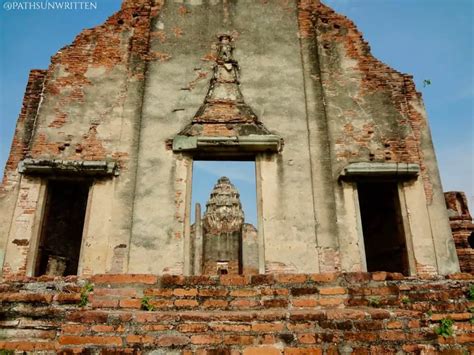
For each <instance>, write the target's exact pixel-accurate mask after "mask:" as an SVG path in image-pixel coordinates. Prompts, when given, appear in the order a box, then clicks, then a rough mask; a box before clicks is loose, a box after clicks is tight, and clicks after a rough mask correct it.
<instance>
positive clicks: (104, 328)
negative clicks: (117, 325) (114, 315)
mask: <svg viewBox="0 0 474 355" xmlns="http://www.w3.org/2000/svg"><path fill="white" fill-rule="evenodd" d="M91 330H92V331H94V332H98V333H110V332H113V331H114V327H113V326H111V325H105V324H97V325H93V326H92V327H91Z"/></svg>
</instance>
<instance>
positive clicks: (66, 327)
mask: <svg viewBox="0 0 474 355" xmlns="http://www.w3.org/2000/svg"><path fill="white" fill-rule="evenodd" d="M86 329H87V328H86V326H85V325H81V324H63V325H62V326H61V330H62V332H63V333H66V334H79V333H82V332H83V331H85V330H86Z"/></svg>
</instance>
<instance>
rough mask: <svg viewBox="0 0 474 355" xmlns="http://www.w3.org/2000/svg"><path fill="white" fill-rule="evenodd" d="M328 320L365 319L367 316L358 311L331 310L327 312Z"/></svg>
mask: <svg viewBox="0 0 474 355" xmlns="http://www.w3.org/2000/svg"><path fill="white" fill-rule="evenodd" d="M326 314H327V318H328V319H341V320H345V319H364V318H365V317H366V314H365V312H364V311H360V310H356V309H330V310H328V311H327V312H326Z"/></svg>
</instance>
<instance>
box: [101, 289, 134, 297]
mask: <svg viewBox="0 0 474 355" xmlns="http://www.w3.org/2000/svg"><path fill="white" fill-rule="evenodd" d="M95 296H102V297H103V296H106V297H107V296H109V297H132V298H137V296H138V293H137V290H135V289H133V288H101V287H95V288H94V297H95Z"/></svg>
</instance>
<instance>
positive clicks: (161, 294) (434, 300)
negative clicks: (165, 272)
mask: <svg viewBox="0 0 474 355" xmlns="http://www.w3.org/2000/svg"><path fill="white" fill-rule="evenodd" d="M366 275H367V276H368V277H367V278H360V277H358V275H357V274H326V275H325V278H324V280H317V279H314V278H313V277H311V275H297V276H295V275H286V277H285V275H280V276H279V279H281V282H279V281H276V282H275V281H274V280H273V279H268V280H266V281H262V282H260V283H259V284H258V285H255V286H249V284H250V283H251V280H250V279H249V280H248V283H247V285H243V286H240V285H237V284H229V283H228V282H227V281H228V277H224V276H222V277H221V278H219V277H212V278H210V280H212V283H211V284H209V283H208V284H197V285H196V283H195V277H185V278H183V277H175V278H172V277H169V276H168V277H161V278H157V277H156V276H154V275H97V276H95V277H94V278H93V279H91V280H89V281H88V282H93V283H94V290H93V291H92V292H91V293H90V294H85V293H84V288H83V285H84V284H85V282H86V280H80V281H77V280H72V281H71V280H70V279H67V278H60V277H56V278H50V280H45V281H40V279H39V278H24V279H23V280H21V281H20V280H17V281H13V280H12V281H8V282H3V283H2V284H0V289H1V290H2V294H1V297H0V302H1V303H0V305H1V311H2V314H3V318H2V320H0V327H1V331H2V334H5V335H7V337H6V338H5V339H3V340H2V341H0V349H4V350H16V351H42V350H55V351H64V352H66V351H68V352H81V351H82V352H86V351H87V352H90V351H109V352H112V351H120V352H121V353H123V352H124V351H126V350H124V349H133V351H134V353H145V354H146V353H148V352H151V351H154V350H162V351H164V352H167V351H170V352H171V351H174V352H176V353H180V354H188V353H189V354H193V353H194V354H200V353H206V354H207V353H209V351H211V353H212V351H221V352H222V351H232V353H235V354H242V353H243V354H247V353H249V354H253V353H255V354H264V353H275V354H283V353H284V354H313V353H315V354H333V353H336V354H337V353H344V349H343V348H341V344H344V347H345V348H351V349H352V351H354V352H356V353H377V354H379V353H380V354H381V353H383V354H385V353H395V352H408V353H410V352H414V353H419V352H420V351H424V350H423V349H425V350H426V349H430V351H432V353H439V352H449V353H453V354H463V353H466V352H469V351H470V350H472V347H473V346H474V337H473V336H472V325H471V324H470V320H471V318H472V314H471V313H470V312H469V307H472V301H469V300H468V298H467V295H468V290H469V287H470V286H471V285H472V281H473V278H472V275H469V274H455V275H450V276H449V277H448V278H437V279H433V280H421V279H417V278H403V279H400V277H399V276H398V275H392V274H390V273H387V274H386V275H384V276H386V277H385V279H384V280H380V278H381V277H380V274H379V273H374V274H366ZM268 276H270V275H268ZM359 276H360V275H359ZM392 276H395V277H392ZM253 278H258V276H253ZM348 280H350V281H348ZM356 280H358V281H356ZM270 290H271V291H272V292H269V291H270ZM288 290H289V291H290V292H288ZM280 291H286V292H280ZM81 293H82V296H81ZM144 295H147V297H146V298H145V297H144ZM242 297H243V298H245V300H247V301H248V300H251V301H252V303H248V304H246V305H239V306H237V305H235V303H234V302H235V301H238V300H241V299H242ZM81 298H82V299H84V298H87V299H88V302H87V304H86V305H85V306H81V305H80V302H81ZM310 300H311V301H312V302H308V301H310ZM335 300H337V302H333V301H335ZM303 301H304V302H303ZM339 301H340V302H339ZM210 303H214V304H216V305H217V307H216V308H209V307H208V305H209V304H210ZM145 308H148V310H145ZM443 319H452V320H453V322H454V324H453V330H454V334H453V336H449V337H446V338H444V337H442V336H438V335H437V334H436V329H437V328H438V327H439V326H440V323H441V321H442V320H443ZM334 344H339V345H338V346H336V347H334ZM212 349H215V350H212ZM217 349H219V350H217ZM174 352H173V353H174ZM221 352H219V353H221Z"/></svg>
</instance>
